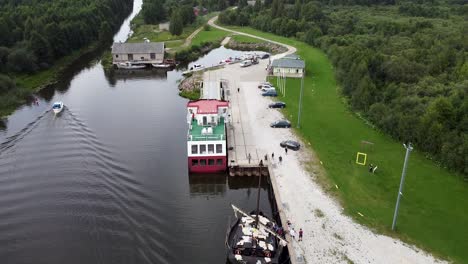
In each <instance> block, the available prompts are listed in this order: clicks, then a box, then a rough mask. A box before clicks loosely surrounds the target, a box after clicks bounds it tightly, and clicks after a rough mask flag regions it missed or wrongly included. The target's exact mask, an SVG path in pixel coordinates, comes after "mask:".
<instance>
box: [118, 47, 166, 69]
mask: <svg viewBox="0 0 468 264" xmlns="http://www.w3.org/2000/svg"><path fill="white" fill-rule="evenodd" d="M163 61H164V42H143V43H114V45H112V63H113V64H117V63H121V62H131V63H132V64H150V63H157V64H159V63H162V62H163Z"/></svg>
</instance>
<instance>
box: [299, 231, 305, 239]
mask: <svg viewBox="0 0 468 264" xmlns="http://www.w3.org/2000/svg"><path fill="white" fill-rule="evenodd" d="M303 233H304V232H303V231H302V228H300V229H299V241H302V235H303Z"/></svg>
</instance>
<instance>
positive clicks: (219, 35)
mask: <svg viewBox="0 0 468 264" xmlns="http://www.w3.org/2000/svg"><path fill="white" fill-rule="evenodd" d="M227 35H229V32H227V31H223V30H220V29H216V28H214V27H210V30H209V31H206V30H202V31H200V32H199V33H198V34H197V35H196V36H195V37H194V38H193V39H192V45H200V43H202V42H212V41H217V40H222V39H224V38H225V37H226V36H227Z"/></svg>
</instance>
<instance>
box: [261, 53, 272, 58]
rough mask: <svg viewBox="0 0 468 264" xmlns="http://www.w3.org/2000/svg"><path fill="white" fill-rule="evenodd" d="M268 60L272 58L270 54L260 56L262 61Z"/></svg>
mask: <svg viewBox="0 0 468 264" xmlns="http://www.w3.org/2000/svg"><path fill="white" fill-rule="evenodd" d="M268 58H270V54H269V53H263V54H262V56H260V59H268Z"/></svg>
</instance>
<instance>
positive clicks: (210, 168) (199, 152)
mask: <svg viewBox="0 0 468 264" xmlns="http://www.w3.org/2000/svg"><path fill="white" fill-rule="evenodd" d="M228 107H229V103H228V102H226V101H221V100H198V101H191V102H188V103H187V123H188V125H189V129H188V133H187V154H188V168H189V172H191V173H216V172H224V171H226V169H227V150H226V143H227V140H226V123H227V122H228V118H229V115H228Z"/></svg>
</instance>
